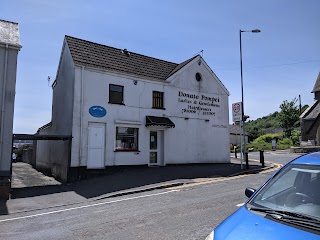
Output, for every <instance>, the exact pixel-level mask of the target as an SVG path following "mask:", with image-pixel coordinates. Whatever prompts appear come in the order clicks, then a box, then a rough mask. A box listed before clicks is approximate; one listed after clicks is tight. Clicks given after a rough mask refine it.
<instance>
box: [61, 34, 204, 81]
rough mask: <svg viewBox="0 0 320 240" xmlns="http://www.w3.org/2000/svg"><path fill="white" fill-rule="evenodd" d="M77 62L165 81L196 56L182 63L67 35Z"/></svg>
mask: <svg viewBox="0 0 320 240" xmlns="http://www.w3.org/2000/svg"><path fill="white" fill-rule="evenodd" d="M65 39H66V42H67V44H68V47H69V49H70V52H71V55H72V58H73V61H74V63H75V64H77V65H80V66H86V67H93V68H98V69H103V70H109V71H115V72H120V73H126V74H132V75H137V76H142V77H146V78H149V79H155V80H160V81H164V80H166V79H167V78H168V77H169V76H171V75H172V74H174V73H175V72H177V71H179V69H181V68H182V67H184V66H185V65H186V64H188V63H189V62H190V61H192V60H193V59H194V58H196V57H197V56H198V55H197V56H195V57H192V58H190V59H188V60H187V61H184V62H182V63H180V64H178V63H173V62H168V61H164V60H160V59H157V58H152V57H148V56H144V55H141V54H137V53H133V52H129V51H126V50H122V49H118V48H113V47H109V46H106V45H102V44H98V43H93V42H90V41H86V40H82V39H79V38H74V37H70V36H65Z"/></svg>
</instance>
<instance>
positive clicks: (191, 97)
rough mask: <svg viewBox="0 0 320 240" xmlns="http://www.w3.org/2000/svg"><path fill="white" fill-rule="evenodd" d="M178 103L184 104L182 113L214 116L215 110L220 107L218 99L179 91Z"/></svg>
mask: <svg viewBox="0 0 320 240" xmlns="http://www.w3.org/2000/svg"><path fill="white" fill-rule="evenodd" d="M178 102H179V103H185V104H186V107H184V108H182V113H194V114H198V115H206V116H208V115H209V116H215V108H219V107H220V98H219V97H212V96H207V95H204V94H190V93H185V92H183V91H179V94H178Z"/></svg>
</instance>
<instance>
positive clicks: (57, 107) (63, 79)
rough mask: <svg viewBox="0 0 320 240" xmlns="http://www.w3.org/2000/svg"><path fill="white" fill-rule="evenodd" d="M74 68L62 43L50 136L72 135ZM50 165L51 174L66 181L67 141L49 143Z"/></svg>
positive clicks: (69, 54) (66, 48)
mask: <svg viewBox="0 0 320 240" xmlns="http://www.w3.org/2000/svg"><path fill="white" fill-rule="evenodd" d="M74 78H75V68H74V64H73V60H72V57H71V53H70V50H69V48H68V46H67V44H65V43H64V45H63V48H62V53H61V58H60V63H59V69H58V72H57V77H56V84H55V86H54V88H53V97H52V134H55V135H72V127H73V105H74ZM48 144H50V149H51V154H50V164H51V167H52V169H51V171H52V174H53V175H54V176H55V177H57V178H60V179H62V180H66V177H67V169H68V159H69V145H68V144H69V143H68V141H50V142H48Z"/></svg>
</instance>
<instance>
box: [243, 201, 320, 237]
mask: <svg viewBox="0 0 320 240" xmlns="http://www.w3.org/2000/svg"><path fill="white" fill-rule="evenodd" d="M248 209H249V210H250V211H256V212H262V213H266V215H267V216H269V217H272V218H273V219H275V220H278V221H283V222H287V223H291V224H294V225H298V226H301V227H306V228H310V229H313V230H316V231H320V220H319V219H317V218H314V217H311V216H307V215H305V214H302V213H296V212H290V211H285V210H274V209H269V208H257V207H249V208H248Z"/></svg>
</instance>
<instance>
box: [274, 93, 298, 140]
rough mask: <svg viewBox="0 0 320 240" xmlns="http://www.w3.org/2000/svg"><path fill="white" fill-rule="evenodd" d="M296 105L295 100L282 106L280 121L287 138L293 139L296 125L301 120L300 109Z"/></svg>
mask: <svg viewBox="0 0 320 240" xmlns="http://www.w3.org/2000/svg"><path fill="white" fill-rule="evenodd" d="M296 103H297V99H296V98H294V99H293V100H292V101H290V102H288V101H287V100H285V101H283V103H282V104H281V105H280V109H281V111H280V113H279V114H278V119H279V122H280V126H281V127H282V128H283V130H284V133H285V136H286V137H291V135H292V131H293V129H294V125H295V123H296V122H297V121H298V120H299V108H298V106H296V105H295V104H296Z"/></svg>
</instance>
